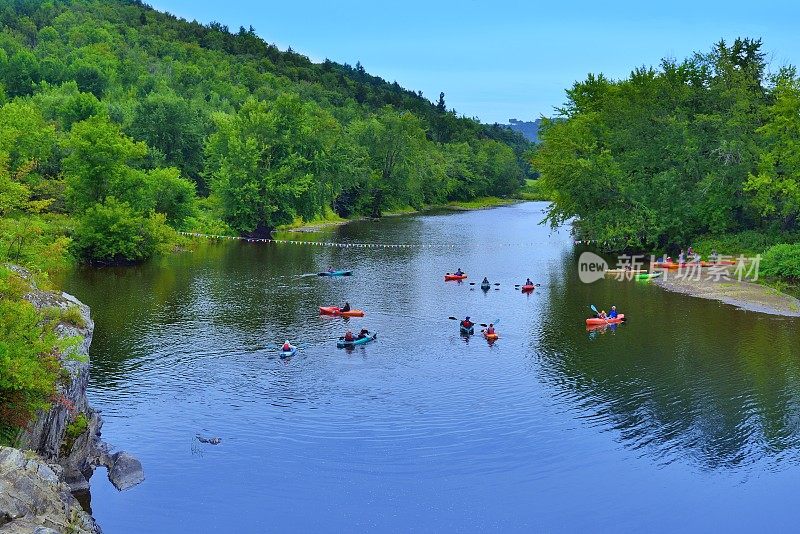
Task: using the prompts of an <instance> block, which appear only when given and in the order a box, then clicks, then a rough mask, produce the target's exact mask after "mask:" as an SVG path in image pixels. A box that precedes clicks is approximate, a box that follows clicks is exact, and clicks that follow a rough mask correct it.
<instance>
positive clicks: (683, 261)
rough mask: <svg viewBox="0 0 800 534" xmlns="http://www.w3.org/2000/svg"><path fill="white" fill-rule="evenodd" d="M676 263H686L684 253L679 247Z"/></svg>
mask: <svg viewBox="0 0 800 534" xmlns="http://www.w3.org/2000/svg"><path fill="white" fill-rule="evenodd" d="M678 263H686V254H684V253H683V249H681V252H680V254H678Z"/></svg>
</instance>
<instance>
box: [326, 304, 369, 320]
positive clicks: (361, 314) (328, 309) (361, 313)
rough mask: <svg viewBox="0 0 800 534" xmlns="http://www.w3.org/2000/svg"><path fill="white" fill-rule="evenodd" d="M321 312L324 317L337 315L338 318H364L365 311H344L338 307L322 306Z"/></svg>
mask: <svg viewBox="0 0 800 534" xmlns="http://www.w3.org/2000/svg"><path fill="white" fill-rule="evenodd" d="M319 312H320V313H321V314H323V315H336V316H338V317H364V315H365V314H364V310H350V311H342V310H341V308H339V307H338V306H320V307H319Z"/></svg>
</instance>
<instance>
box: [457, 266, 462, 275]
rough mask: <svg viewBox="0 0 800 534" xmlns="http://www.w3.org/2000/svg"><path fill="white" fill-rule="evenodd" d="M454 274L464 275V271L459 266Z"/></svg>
mask: <svg viewBox="0 0 800 534" xmlns="http://www.w3.org/2000/svg"><path fill="white" fill-rule="evenodd" d="M456 276H464V271H462V270H461V267H459V268H458V270H457V271H456Z"/></svg>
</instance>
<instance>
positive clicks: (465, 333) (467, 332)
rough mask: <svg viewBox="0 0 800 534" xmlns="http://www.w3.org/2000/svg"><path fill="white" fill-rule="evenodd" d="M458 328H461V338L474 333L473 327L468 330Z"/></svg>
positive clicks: (462, 326)
mask: <svg viewBox="0 0 800 534" xmlns="http://www.w3.org/2000/svg"><path fill="white" fill-rule="evenodd" d="M458 326H459V328H461V335H463V336H471V335H472V334H474V333H475V327H474V326H470V327H469V328H466V327H465V326H464V325H458Z"/></svg>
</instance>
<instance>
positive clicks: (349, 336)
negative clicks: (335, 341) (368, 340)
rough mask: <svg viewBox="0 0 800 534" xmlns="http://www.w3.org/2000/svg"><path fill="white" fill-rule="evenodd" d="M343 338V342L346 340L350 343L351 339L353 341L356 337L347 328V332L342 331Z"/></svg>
mask: <svg viewBox="0 0 800 534" xmlns="http://www.w3.org/2000/svg"><path fill="white" fill-rule="evenodd" d="M344 340H345V342H347V343H352V342H353V341H355V340H356V338H355V336H354V335H353V332H351V331H350V330H348V331H347V332H345V333H344Z"/></svg>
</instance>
